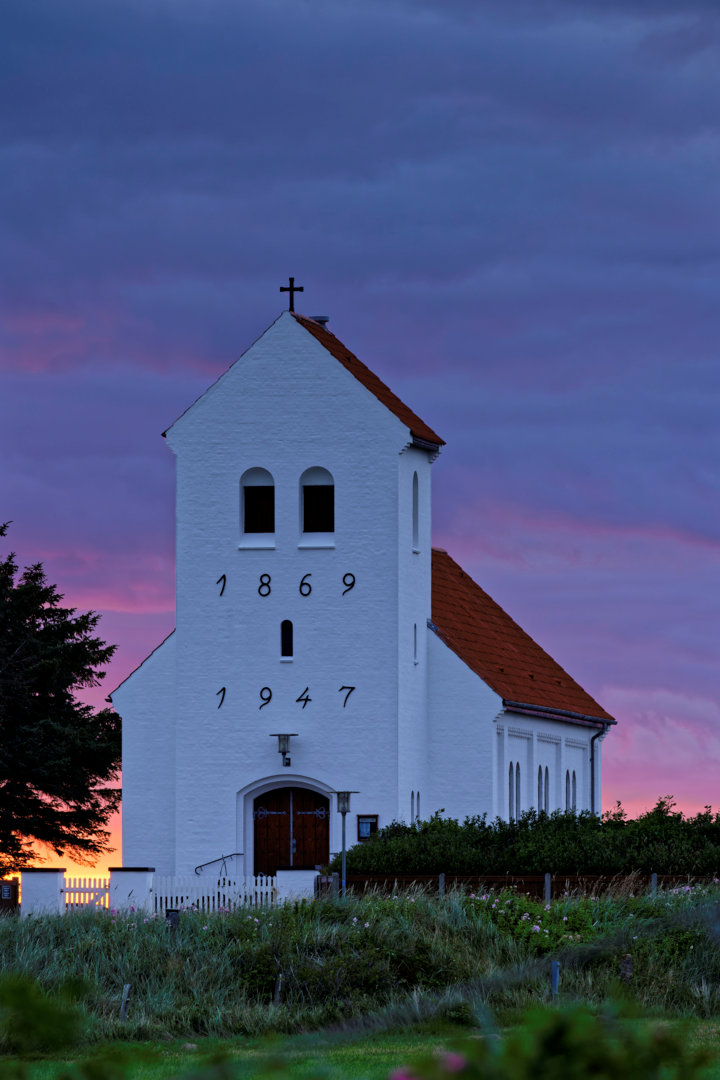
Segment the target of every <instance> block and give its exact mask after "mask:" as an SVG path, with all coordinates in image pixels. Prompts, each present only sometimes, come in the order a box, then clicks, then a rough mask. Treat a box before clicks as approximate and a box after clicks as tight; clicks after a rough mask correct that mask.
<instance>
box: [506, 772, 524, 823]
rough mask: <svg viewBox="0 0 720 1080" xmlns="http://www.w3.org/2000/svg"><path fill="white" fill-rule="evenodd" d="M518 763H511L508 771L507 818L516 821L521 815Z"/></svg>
mask: <svg viewBox="0 0 720 1080" xmlns="http://www.w3.org/2000/svg"><path fill="white" fill-rule="evenodd" d="M520 802H521V800H520V762H519V761H515V762H513V761H511V762H510V768H509V769H508V818H509V819H510V821H516V820H517V819H518V818H519V817H520V814H521V813H522V810H521V806H520Z"/></svg>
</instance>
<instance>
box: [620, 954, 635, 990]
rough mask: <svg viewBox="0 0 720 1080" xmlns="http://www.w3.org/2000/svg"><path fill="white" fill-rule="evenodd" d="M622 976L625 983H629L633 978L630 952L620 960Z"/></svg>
mask: <svg viewBox="0 0 720 1080" xmlns="http://www.w3.org/2000/svg"><path fill="white" fill-rule="evenodd" d="M620 978H621V979H622V981H623V982H624V983H629V982H630V980H631V979H632V956H631V955H630V953H626V955H625V956H624V957H623V959H622V960H621V961H620Z"/></svg>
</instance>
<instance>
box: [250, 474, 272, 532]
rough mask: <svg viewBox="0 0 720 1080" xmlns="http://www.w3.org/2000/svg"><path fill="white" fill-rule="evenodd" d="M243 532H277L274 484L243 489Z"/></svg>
mask: <svg viewBox="0 0 720 1080" xmlns="http://www.w3.org/2000/svg"><path fill="white" fill-rule="evenodd" d="M243 532H246V533H271V532H275V488H274V487H273V486H272V484H263V486H262V487H246V488H244V489H243Z"/></svg>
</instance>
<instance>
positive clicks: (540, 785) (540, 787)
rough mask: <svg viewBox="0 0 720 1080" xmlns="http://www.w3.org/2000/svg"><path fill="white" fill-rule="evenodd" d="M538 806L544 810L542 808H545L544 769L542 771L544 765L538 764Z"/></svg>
mask: <svg viewBox="0 0 720 1080" xmlns="http://www.w3.org/2000/svg"><path fill="white" fill-rule="evenodd" d="M537 808H538V810H542V808H543V771H542V765H538V798H537Z"/></svg>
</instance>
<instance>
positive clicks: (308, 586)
mask: <svg viewBox="0 0 720 1080" xmlns="http://www.w3.org/2000/svg"><path fill="white" fill-rule="evenodd" d="M311 577H312V573H309V574H303V576H302V577H301V578H300V584H299V585H298V592H299V593H300V595H301V596H310V594H311V593H312V591H313V590H312V583H311V581H310V578H311ZM342 583H343V585H344V586H345V587H344V589H343V591H342V595H343V596H344V595H345V593H349V592H350V590H351V589H354V588H355V575H354V574H350V573H348V574H343V579H342ZM218 584H219V581H218ZM224 588H225V585H224V584H223V589H224ZM271 592H272V578H271V577H270V574H261V575H260V583H259V585H258V595H259V596H269V595H270V593H271ZM220 595H221V596H222V591H221V592H220Z"/></svg>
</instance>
